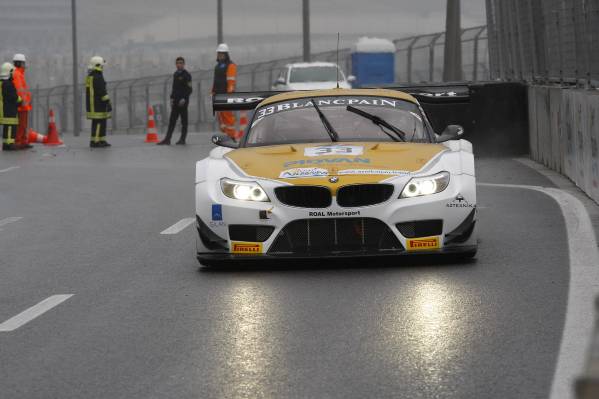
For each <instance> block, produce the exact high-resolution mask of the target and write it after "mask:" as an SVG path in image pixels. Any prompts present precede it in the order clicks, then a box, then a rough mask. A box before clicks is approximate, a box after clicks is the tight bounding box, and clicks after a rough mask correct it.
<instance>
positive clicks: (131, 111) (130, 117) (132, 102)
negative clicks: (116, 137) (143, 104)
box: [127, 82, 135, 131]
mask: <svg viewBox="0 0 599 399" xmlns="http://www.w3.org/2000/svg"><path fill="white" fill-rule="evenodd" d="M134 85H135V82H132V83H131V85H130V86H129V104H128V107H127V108H128V109H129V115H128V116H129V126H128V127H127V129H128V131H129V130H131V128H133V112H134V110H135V105H134V103H135V99H134V97H133V86H134Z"/></svg>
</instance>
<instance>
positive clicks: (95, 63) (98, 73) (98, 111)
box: [85, 56, 112, 148]
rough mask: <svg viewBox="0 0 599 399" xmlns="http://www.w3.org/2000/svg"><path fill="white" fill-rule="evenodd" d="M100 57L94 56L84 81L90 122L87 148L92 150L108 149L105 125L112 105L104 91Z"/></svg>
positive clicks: (102, 66) (102, 63) (101, 59)
mask: <svg viewBox="0 0 599 399" xmlns="http://www.w3.org/2000/svg"><path fill="white" fill-rule="evenodd" d="M105 64H106V61H104V59H103V58H102V57H98V56H94V57H92V58H91V60H90V63H89V68H88V70H89V73H88V75H87V78H86V79H85V107H86V110H87V119H90V120H91V121H92V135H91V141H90V143H89V146H90V147H92V148H103V147H110V144H109V143H107V142H106V123H107V121H108V119H110V117H111V112H112V105H111V104H110V97H109V96H108V91H106V81H105V80H104V74H103V71H104V65H105Z"/></svg>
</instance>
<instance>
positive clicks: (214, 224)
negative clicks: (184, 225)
mask: <svg viewBox="0 0 599 399" xmlns="http://www.w3.org/2000/svg"><path fill="white" fill-rule="evenodd" d="M209 224H210V227H212V228H217V227H225V226H226V225H227V224H226V223H225V222H223V221H220V222H214V221H212V222H210V223H209Z"/></svg>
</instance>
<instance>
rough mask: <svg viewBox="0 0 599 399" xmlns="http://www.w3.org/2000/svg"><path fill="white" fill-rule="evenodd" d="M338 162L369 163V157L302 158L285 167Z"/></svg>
mask: <svg viewBox="0 0 599 399" xmlns="http://www.w3.org/2000/svg"><path fill="white" fill-rule="evenodd" d="M337 163H353V164H369V163H370V159H368V158H322V159H300V160H297V161H289V162H285V163H284V167H285V168H288V167H290V166H304V165H309V166H311V165H330V164H337Z"/></svg>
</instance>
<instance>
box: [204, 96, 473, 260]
mask: <svg viewBox="0 0 599 399" xmlns="http://www.w3.org/2000/svg"><path fill="white" fill-rule="evenodd" d="M273 94H274V93H266V94H264V93H245V94H240V93H234V94H228V95H220V96H216V97H215V99H214V109H215V110H216V111H224V110H235V109H246V110H247V109H255V112H254V115H253V117H252V120H251V122H250V125H249V128H248V130H247V132H246V134H245V135H244V137H243V139H242V140H241V142H240V143H235V142H234V141H232V140H231V139H229V138H228V137H227V136H224V135H216V136H214V137H213V142H214V143H215V144H217V145H218V147H216V148H214V149H213V150H212V151H211V152H210V155H209V157H207V158H205V159H203V160H201V161H199V162H198V163H197V165H196V181H195V184H196V188H195V204H196V215H197V230H198V233H199V236H198V239H197V258H198V260H199V261H200V263H202V264H204V265H215V264H219V263H223V262H227V263H229V262H242V261H248V260H254V261H256V260H265V259H289V258H292V259H304V258H314V257H317V258H327V257H334V258H339V257H351V258H355V257H359V256H385V255H386V256H389V255H405V254H435V253H443V254H448V253H452V254H459V255H460V256H464V257H472V256H474V255H475V254H476V249H477V240H476V235H475V224H476V181H475V174H474V157H473V153H472V145H471V144H470V143H469V142H468V141H466V140H463V139H460V136H461V135H462V134H463V129H462V128H461V127H460V126H456V125H450V126H448V127H447V128H446V129H445V131H444V132H443V133H442V134H440V135H437V134H435V132H433V129H432V127H431V124H430V123H429V120H428V118H427V116H426V115H425V113H424V111H423V109H422V107H421V106H420V104H419V102H418V100H417V99H416V98H415V97H413V96H412V95H410V94H407V93H404V92H401V91H397V90H387V89H349V90H347V89H332V90H318V91H305V92H289V93H282V94H276V95H273Z"/></svg>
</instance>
